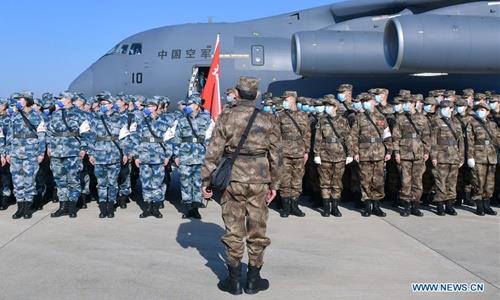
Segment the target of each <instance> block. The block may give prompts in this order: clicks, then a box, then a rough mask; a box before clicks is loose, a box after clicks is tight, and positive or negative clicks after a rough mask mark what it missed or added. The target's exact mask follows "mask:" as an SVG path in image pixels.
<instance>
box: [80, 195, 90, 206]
mask: <svg viewBox="0 0 500 300" xmlns="http://www.w3.org/2000/svg"><path fill="white" fill-rule="evenodd" d="M88 196H89V195H87V194H81V195H80V201H81V202H82V205H81V208H82V209H86V208H87V199H88Z"/></svg>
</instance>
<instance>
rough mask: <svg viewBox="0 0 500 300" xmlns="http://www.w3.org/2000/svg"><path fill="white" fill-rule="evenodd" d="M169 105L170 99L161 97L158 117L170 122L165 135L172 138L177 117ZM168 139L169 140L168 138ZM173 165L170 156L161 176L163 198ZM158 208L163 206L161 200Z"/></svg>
mask: <svg viewBox="0 0 500 300" xmlns="http://www.w3.org/2000/svg"><path fill="white" fill-rule="evenodd" d="M169 106H170V99H169V98H168V97H162V101H161V102H160V108H161V112H160V118H164V119H165V121H166V122H167V123H168V124H170V131H169V133H168V134H167V135H170V134H172V138H173V133H175V128H176V127H177V121H176V119H177V117H176V116H175V113H174V112H171V111H168V108H169ZM169 141H170V140H169ZM173 165H175V163H174V159H173V158H172V157H171V158H170V159H169V161H168V164H167V165H166V166H165V174H164V178H163V183H164V184H165V186H166V193H165V200H167V196H168V195H167V194H168V191H169V188H170V182H171V181H172V171H173V170H172V167H173ZM160 208H163V202H162V205H161V206H160Z"/></svg>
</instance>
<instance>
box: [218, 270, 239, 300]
mask: <svg viewBox="0 0 500 300" xmlns="http://www.w3.org/2000/svg"><path fill="white" fill-rule="evenodd" d="M227 270H228V271H229V276H228V277H227V278H226V279H224V280H221V281H220V282H219V283H218V284H217V287H218V288H219V290H221V291H223V292H228V293H230V294H232V295H241V294H242V293H243V291H242V289H241V283H240V278H241V264H238V266H236V267H231V266H229V265H228V266H227Z"/></svg>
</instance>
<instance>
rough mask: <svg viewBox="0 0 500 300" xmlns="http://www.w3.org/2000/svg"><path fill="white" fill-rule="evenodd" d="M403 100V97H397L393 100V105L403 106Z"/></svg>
mask: <svg viewBox="0 0 500 300" xmlns="http://www.w3.org/2000/svg"><path fill="white" fill-rule="evenodd" d="M402 99H403V97H401V96H396V97H394V99H392V104H394V105H398V104H401V100H402Z"/></svg>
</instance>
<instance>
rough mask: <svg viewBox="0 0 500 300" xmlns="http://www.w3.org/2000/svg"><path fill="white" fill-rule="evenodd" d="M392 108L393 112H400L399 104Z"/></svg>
mask: <svg viewBox="0 0 500 300" xmlns="http://www.w3.org/2000/svg"><path fill="white" fill-rule="evenodd" d="M392 109H394V112H396V113H400V112H401V104H397V105H394V106H393V107H392Z"/></svg>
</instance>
